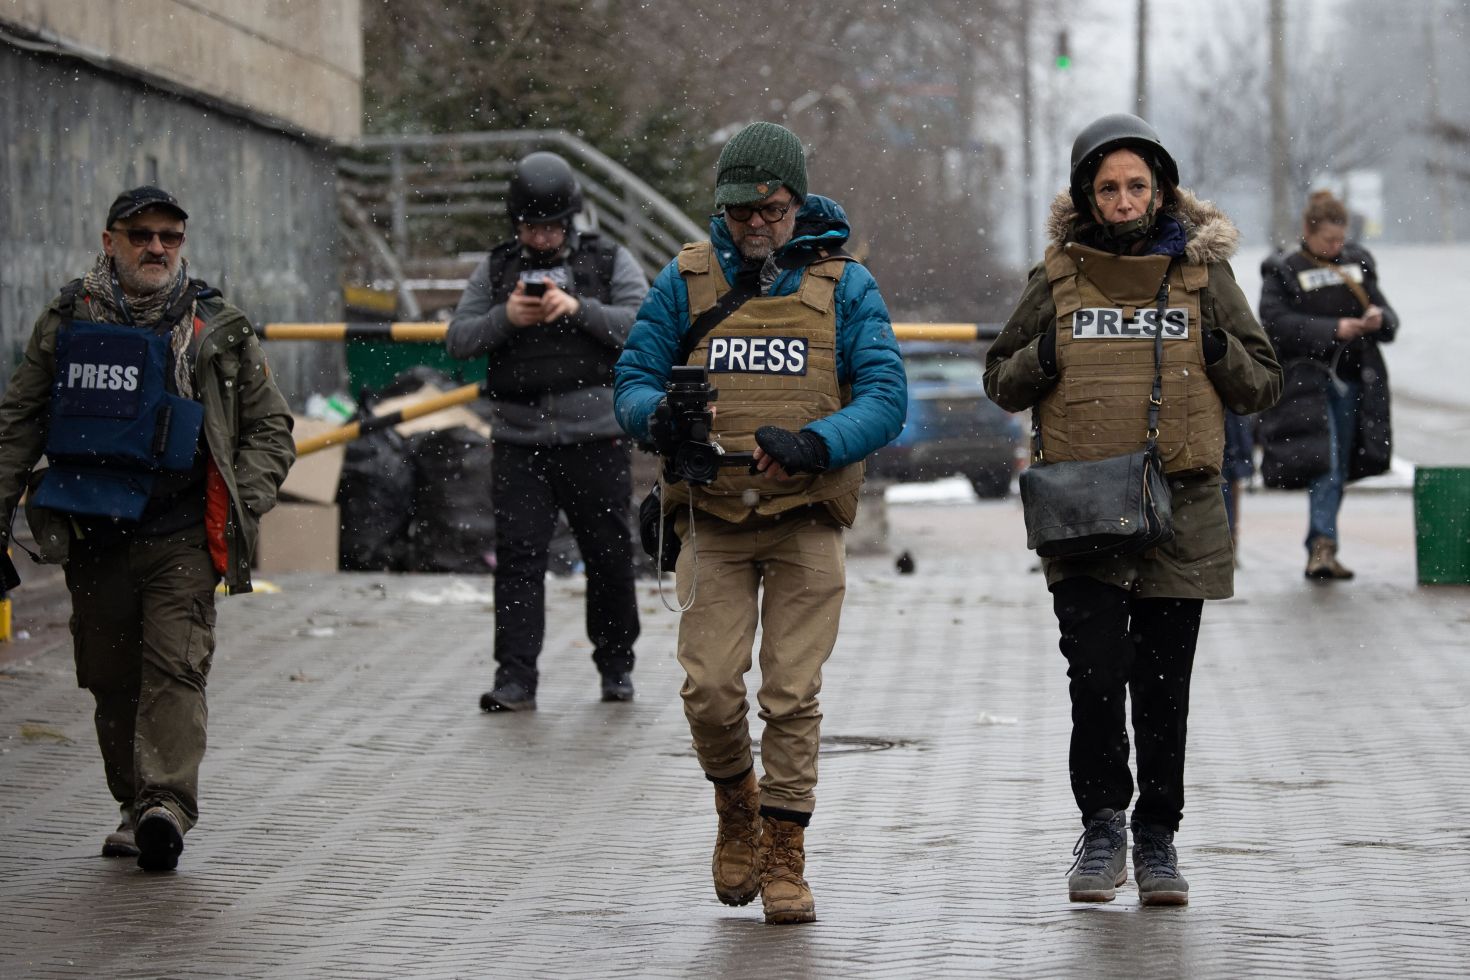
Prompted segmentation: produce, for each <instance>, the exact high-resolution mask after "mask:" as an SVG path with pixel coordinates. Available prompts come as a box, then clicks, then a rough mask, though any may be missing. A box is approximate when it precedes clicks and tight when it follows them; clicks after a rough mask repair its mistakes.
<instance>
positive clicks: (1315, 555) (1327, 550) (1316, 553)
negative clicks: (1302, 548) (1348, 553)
mask: <svg viewBox="0 0 1470 980" xmlns="http://www.w3.org/2000/svg"><path fill="white" fill-rule="evenodd" d="M1305 574H1306V576H1307V578H1312V579H1318V580H1323V581H1325V580H1329V579H1350V578H1352V577H1353V570H1352V569H1351V568H1348V567H1347V566H1345V565H1344V564H1343V563H1342V562H1340V561H1338V560H1337V542H1336V541H1334V540H1332V539H1331V538H1323V537H1317V538H1313V539H1312V547H1311V553H1310V554H1309V555H1308V556H1307V570H1306V573H1305Z"/></svg>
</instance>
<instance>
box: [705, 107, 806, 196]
mask: <svg viewBox="0 0 1470 980" xmlns="http://www.w3.org/2000/svg"><path fill="white" fill-rule="evenodd" d="M717 170H718V176H716V178H715V207H724V206H725V205H726V204H750V203H752V202H755V201H759V200H762V199H764V198H767V197H770V196H771V195H772V194H774V193H776V191H777V189H778V188H780V187H782V186H785V187H786V188H788V189H789V190H790V191H791V193H793V194H795V195H796V196H797V198H798V199H801V198H804V197H806V151H805V150H803V149H802V147H801V140H799V139H797V138H796V134H795V133H793V132H792V131H791V130H789V129H787V128H786V127H785V126H780V125H777V124H776V123H772V122H755V123H751V124H750V125H749V126H746V127H745V128H744V129H742V130H741V131H740V132H738V133H736V134H735V135H734V136H733V137H731V138H730V142H728V143H726V144H725V148H724V149H723V150H721V151H720V162H719V165H718V168H717Z"/></svg>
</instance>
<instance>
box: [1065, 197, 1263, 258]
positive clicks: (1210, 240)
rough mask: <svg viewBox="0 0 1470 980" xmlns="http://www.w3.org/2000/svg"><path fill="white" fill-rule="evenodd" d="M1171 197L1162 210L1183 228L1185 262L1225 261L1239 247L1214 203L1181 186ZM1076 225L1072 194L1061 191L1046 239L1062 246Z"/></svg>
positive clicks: (1234, 232)
mask: <svg viewBox="0 0 1470 980" xmlns="http://www.w3.org/2000/svg"><path fill="white" fill-rule="evenodd" d="M1175 194H1176V196H1177V199H1176V200H1175V202H1174V204H1173V205H1172V206H1170V207H1167V208H1165V209H1164V211H1165V213H1166V214H1170V215H1173V216H1174V217H1175V218H1177V219H1178V220H1179V222H1180V224H1182V225H1184V236H1185V239H1186V244H1185V246H1184V258H1185V260H1186V261H1189V262H1193V263H1198V264H1208V263H1210V262H1225V261H1228V260H1229V259H1230V257H1231V256H1232V255H1234V254H1235V250H1236V248H1237V247H1238V246H1239V245H1240V230H1239V229H1238V228H1236V227H1235V223H1234V222H1232V221H1231V220H1230V219H1229V218H1227V217H1226V216H1225V212H1223V211H1221V210H1220V209H1219V208H1217V207H1215V205H1214V204H1212V203H1211V202H1209V201H1202V200H1200V199H1199V198H1197V197H1195V196H1194V195H1193V194H1192V193H1190V192H1189V191H1187V190H1185V189H1184V188H1183V187H1181V188H1179V189H1178V190H1176V191H1175ZM1076 222H1077V209H1076V208H1075V207H1074V206H1073V204H1072V194H1071V192H1070V191H1062V192H1061V193H1060V194H1058V195H1057V196H1056V198H1055V199H1054V200H1053V201H1052V202H1051V214H1050V215H1049V216H1048V217H1047V219H1046V236H1047V238H1048V239H1049V240H1050V241H1051V243H1052V244H1053V245H1056V246H1058V247H1060V246H1062V245H1064V244H1066V243H1067V242H1068V241H1070V240H1072V238H1073V234H1072V226H1073V225H1074V224H1076Z"/></svg>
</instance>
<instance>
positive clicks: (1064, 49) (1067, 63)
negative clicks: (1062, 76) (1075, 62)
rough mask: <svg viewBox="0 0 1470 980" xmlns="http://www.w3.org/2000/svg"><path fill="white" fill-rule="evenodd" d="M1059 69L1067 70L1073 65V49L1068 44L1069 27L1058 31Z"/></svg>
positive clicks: (1057, 60)
mask: <svg viewBox="0 0 1470 980" xmlns="http://www.w3.org/2000/svg"><path fill="white" fill-rule="evenodd" d="M1056 64H1057V69H1058V70H1060V71H1066V70H1067V69H1068V68H1071V67H1072V49H1071V47H1070V46H1069V45H1068V44H1067V29H1066V28H1065V27H1064V28H1062V29H1061V30H1059V31H1057V59H1056Z"/></svg>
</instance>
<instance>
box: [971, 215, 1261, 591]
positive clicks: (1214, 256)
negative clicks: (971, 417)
mask: <svg viewBox="0 0 1470 980" xmlns="http://www.w3.org/2000/svg"><path fill="white" fill-rule="evenodd" d="M1176 195H1177V196H1176V200H1175V201H1174V202H1173V203H1172V204H1169V205H1166V207H1165V213H1167V214H1169V215H1171V216H1172V217H1174V218H1175V219H1176V220H1178V221H1179V222H1180V224H1182V225H1183V226H1184V231H1185V238H1186V245H1185V251H1184V261H1185V262H1186V263H1189V264H1192V265H1203V266H1205V267H1206V268H1207V269H1208V273H1209V279H1208V283H1207V285H1206V286H1205V287H1204V289H1203V290H1201V294H1200V318H1201V324H1200V326H1201V327H1202V328H1203V329H1204V330H1205V331H1217V332H1218V334H1219V335H1222V336H1223V337H1224V339H1225V345H1226V346H1225V353H1224V355H1223V356H1221V357H1219V358H1218V359H1217V360H1215V361H1214V362H1213V363H1209V364H1207V365H1206V368H1205V373H1206V374H1207V375H1208V376H1209V379H1210V382H1211V383H1212V384H1213V385H1214V387H1215V391H1216V392H1217V393H1218V394H1219V396H1220V400H1221V401H1222V402H1224V404H1225V406H1226V407H1227V408H1229V409H1230V410H1231V411H1233V412H1235V413H1237V414H1240V415H1248V414H1250V413H1252V412H1259V411H1261V410H1262V409H1264V408H1268V407H1270V406H1271V405H1273V404H1275V403H1276V399H1277V398H1278V397H1280V394H1281V366H1280V364H1278V363H1277V360H1276V354H1275V352H1274V351H1273V350H1272V348H1271V342H1270V341H1269V340H1268V339H1267V338H1266V334H1265V331H1263V330H1262V329H1261V326H1260V324H1258V323H1257V322H1256V318H1255V316H1254V314H1252V312H1251V307H1250V303H1249V302H1248V301H1247V300H1246V298H1245V295H1244V294H1243V293H1242V292H1241V291H1240V287H1239V286H1237V285H1236V283H1235V274H1234V273H1233V272H1232V271H1231V269H1230V265H1229V263H1228V260H1229V258H1230V256H1232V255H1233V254H1235V249H1236V245H1237V244H1238V243H1239V240H1240V233H1239V232H1238V231H1237V230H1236V228H1235V225H1234V224H1232V223H1231V221H1230V219H1229V218H1227V217H1226V216H1225V215H1224V214H1223V213H1222V212H1220V211H1219V210H1218V209H1217V208H1215V206H1214V205H1212V204H1210V203H1209V202H1208V201H1201V200H1199V199H1197V198H1195V197H1194V196H1193V195H1192V194H1190V193H1189V192H1188V191H1187V190H1184V189H1182V188H1181V189H1179V190H1178V191H1177V192H1176ZM1077 224H1078V215H1077V213H1076V210H1075V208H1074V206H1073V204H1072V198H1071V196H1070V194H1068V193H1067V192H1065V191H1064V192H1062V193H1061V194H1059V195H1058V196H1057V198H1056V199H1055V201H1053V202H1052V208H1051V215H1050V217H1049V220H1048V222H1047V232H1048V237H1049V238H1050V240H1051V242H1052V243H1053V244H1054V245H1057V246H1058V247H1060V246H1062V245H1064V244H1065V243H1066V242H1068V241H1071V240H1075V234H1076V227H1077ZM1056 319H1057V311H1056V304H1055V303H1054V302H1053V300H1052V291H1051V283H1050V282H1049V281H1048V279H1047V275H1046V268H1045V265H1044V264H1041V263H1038V264H1037V265H1036V266H1035V267H1034V268H1033V269H1032V270H1031V273H1030V277H1029V278H1028V280H1027V283H1026V289H1025V291H1024V292H1023V293H1022V294H1021V300H1020V302H1019V303H1017V304H1016V308H1015V310H1014V312H1012V313H1011V316H1010V319H1009V320H1007V321H1006V324H1005V327H1004V328H1003V329H1002V330H1001V332H1000V336H998V337H997V338H996V340H995V342H994V343H993V344H991V346H990V350H989V352H988V353H987V354H986V357H985V391H986V393H987V394H988V395H989V396H990V397H991V399H992V400H993V401H994V402H995V403H996V404H997V405H1000V406H1001V407H1002V408H1004V409H1006V410H1008V411H1012V412H1019V411H1021V410H1023V409H1029V408H1032V407H1034V406H1035V405H1036V404H1037V403H1038V402H1040V401H1041V399H1042V398H1043V397H1044V396H1045V395H1046V393H1047V392H1049V391H1050V390H1051V389H1052V388H1053V387H1054V386H1055V385H1056V384H1057V383H1058V382H1059V381H1060V380H1061V376H1060V374H1057V375H1049V374H1047V372H1046V370H1045V369H1044V368H1043V367H1042V364H1041V360H1040V357H1039V355H1038V347H1039V346H1040V343H1041V339H1042V337H1043V336H1044V335H1045V334H1046V332H1047V331H1048V330H1049V329H1051V328H1052V326H1053V325H1054V324H1055V323H1056ZM1202 336H1204V335H1203V334H1202ZM1145 408H1146V406H1140V407H1139V410H1140V412H1141V411H1143V410H1144V409H1145ZM1140 448H1142V446H1140ZM1169 486H1170V489H1171V491H1172V498H1173V512H1174V538H1173V540H1171V541H1168V542H1166V543H1164V544H1162V545H1160V546H1159V547H1157V548H1154V549H1151V550H1149V551H1146V552H1144V553H1142V554H1140V555H1128V556H1120V557H1115V558H1104V559H1087V560H1079V559H1060V558H1044V559H1042V570H1043V571H1044V572H1045V573H1046V582H1047V585H1048V586H1051V585H1055V584H1056V583H1057V582H1060V581H1061V580H1062V579H1066V578H1071V577H1073V576H1076V575H1086V576H1088V577H1090V578H1095V579H1098V580H1100V581H1103V582H1106V583H1108V584H1110V585H1116V586H1118V587H1120V588H1124V589H1128V590H1130V591H1134V592H1136V593H1137V594H1138V595H1139V596H1141V597H1143V598H1164V597H1169V598H1180V599H1226V598H1229V597H1230V596H1231V595H1232V594H1234V588H1235V574H1234V573H1235V569H1234V565H1235V562H1234V551H1233V548H1232V546H1231V542H1230V528H1229V524H1228V522H1227V521H1226V517H1225V501H1224V497H1223V496H1222V493H1221V490H1220V477H1219V476H1218V475H1211V476H1205V475H1198V474H1191V475H1184V476H1181V477H1170V478H1169Z"/></svg>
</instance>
